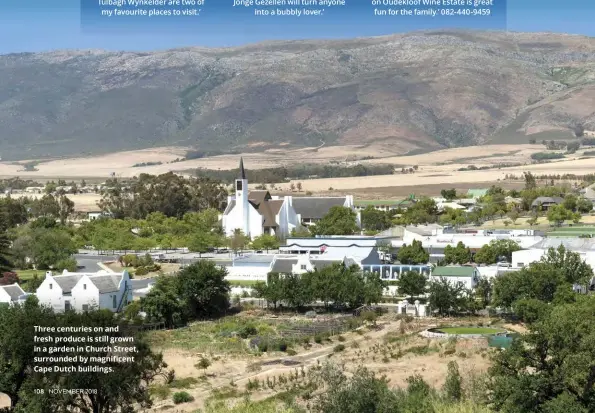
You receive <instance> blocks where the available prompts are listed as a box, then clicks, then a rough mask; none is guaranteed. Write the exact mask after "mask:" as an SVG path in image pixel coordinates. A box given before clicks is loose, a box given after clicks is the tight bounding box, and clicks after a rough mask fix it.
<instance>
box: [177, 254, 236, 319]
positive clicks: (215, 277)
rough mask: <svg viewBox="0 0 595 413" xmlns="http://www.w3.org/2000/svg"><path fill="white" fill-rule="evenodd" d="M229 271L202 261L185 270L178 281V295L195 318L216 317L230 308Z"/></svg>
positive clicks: (181, 272) (180, 273)
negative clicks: (227, 278)
mask: <svg viewBox="0 0 595 413" xmlns="http://www.w3.org/2000/svg"><path fill="white" fill-rule="evenodd" d="M226 276H227V270H226V269H225V268H222V267H219V266H217V265H215V263H214V262H212V261H205V260H200V261H197V262H195V263H194V264H191V265H189V266H187V267H185V268H183V269H182V270H181V271H180V272H179V273H178V276H177V277H176V279H177V280H178V294H179V296H180V298H181V299H182V300H184V301H185V302H186V304H187V306H188V310H189V312H190V315H191V316H192V317H194V318H201V317H215V316H220V315H222V314H224V313H225V311H226V310H227V309H228V308H229V298H228V294H229V291H230V286H229V282H228V281H227V280H226V279H225V277H226Z"/></svg>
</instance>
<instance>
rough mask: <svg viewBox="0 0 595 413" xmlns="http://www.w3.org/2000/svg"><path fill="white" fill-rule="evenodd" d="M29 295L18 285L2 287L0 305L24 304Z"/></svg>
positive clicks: (0, 287)
mask: <svg viewBox="0 0 595 413" xmlns="http://www.w3.org/2000/svg"><path fill="white" fill-rule="evenodd" d="M27 295H28V294H27V293H26V292H25V291H23V289H22V288H21V286H20V285H18V284H17V283H14V284H10V285H0V303H2V304H10V305H12V304H16V303H21V302H24V301H25V299H26V298H27Z"/></svg>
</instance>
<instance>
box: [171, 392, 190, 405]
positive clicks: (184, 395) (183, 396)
mask: <svg viewBox="0 0 595 413" xmlns="http://www.w3.org/2000/svg"><path fill="white" fill-rule="evenodd" d="M193 400H194V397H192V396H191V395H190V394H188V392H185V391H179V392H177V393H174V397H173V401H174V403H175V404H180V403H188V402H191V401H193Z"/></svg>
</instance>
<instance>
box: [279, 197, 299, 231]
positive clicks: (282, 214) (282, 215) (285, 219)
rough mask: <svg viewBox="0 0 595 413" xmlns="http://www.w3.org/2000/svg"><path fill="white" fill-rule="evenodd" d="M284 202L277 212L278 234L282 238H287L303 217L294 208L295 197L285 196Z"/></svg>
mask: <svg viewBox="0 0 595 413" xmlns="http://www.w3.org/2000/svg"><path fill="white" fill-rule="evenodd" d="M283 200H284V202H283V205H282V206H281V209H280V210H279V213H278V214H277V217H276V219H277V225H278V229H277V236H278V237H280V238H287V237H288V236H289V234H291V231H292V230H293V229H294V228H296V227H299V226H300V221H301V218H300V216H299V215H298V214H297V213H296V212H295V209H293V197H292V196H285V197H284V198H283Z"/></svg>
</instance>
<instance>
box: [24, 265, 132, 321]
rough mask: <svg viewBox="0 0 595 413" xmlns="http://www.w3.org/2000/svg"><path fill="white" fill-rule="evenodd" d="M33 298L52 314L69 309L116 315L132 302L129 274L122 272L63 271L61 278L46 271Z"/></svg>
mask: <svg viewBox="0 0 595 413" xmlns="http://www.w3.org/2000/svg"><path fill="white" fill-rule="evenodd" d="M36 295H37V298H38V300H39V303H40V304H42V305H46V306H48V307H51V308H52V309H53V310H54V311H56V312H63V311H66V310H71V309H72V310H75V311H87V310H91V309H108V310H110V311H113V312H119V311H121V310H122V308H123V307H124V306H125V305H126V304H128V303H129V302H131V301H132V288H131V282H130V275H129V274H128V271H126V270H124V271H122V272H121V273H110V272H107V271H99V272H97V273H73V272H68V271H64V272H63V273H62V274H61V275H52V273H51V272H49V271H48V272H47V273H46V277H45V280H43V282H42V283H41V285H40V286H39V288H38V289H37V293H36Z"/></svg>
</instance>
